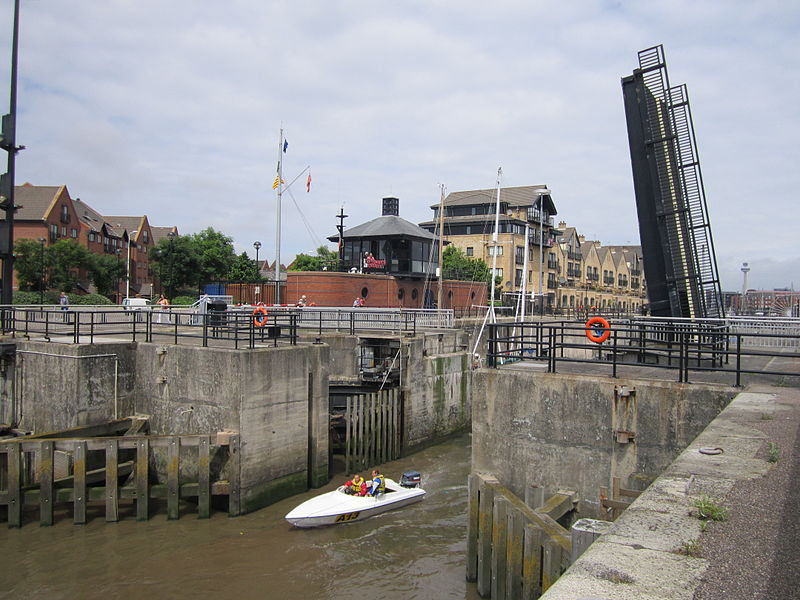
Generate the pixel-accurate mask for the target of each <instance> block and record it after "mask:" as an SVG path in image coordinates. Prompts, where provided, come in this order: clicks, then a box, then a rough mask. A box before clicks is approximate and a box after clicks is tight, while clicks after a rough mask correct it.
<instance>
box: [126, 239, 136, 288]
mask: <svg viewBox="0 0 800 600" xmlns="http://www.w3.org/2000/svg"><path fill="white" fill-rule="evenodd" d="M137 233H139V230H138V229H134V230H133V231H131V232H130V233H129V234H128V266H127V269H126V271H127V272H128V281H127V282H126V285H125V297H126V298H130V297H131V238H132V237H133V236H135V235H136V234H137Z"/></svg>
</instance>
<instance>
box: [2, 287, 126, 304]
mask: <svg viewBox="0 0 800 600" xmlns="http://www.w3.org/2000/svg"><path fill="white" fill-rule="evenodd" d="M60 295H61V292H55V291H52V290H48V291H46V292H44V294H42V295H41V298H42V300H43V303H44V304H58V303H59V302H58V298H59V296H60ZM39 298H40V295H39V292H23V291H19V290H17V291H15V292H14V293H13V302H14V304H39ZM67 298H69V303H70V304H75V305H87V304H89V305H97V304H114V303H113V302H111V300H109V299H108V298H106V297H105V296H101V295H100V294H84V295H82V294H67Z"/></svg>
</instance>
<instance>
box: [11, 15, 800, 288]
mask: <svg viewBox="0 0 800 600" xmlns="http://www.w3.org/2000/svg"><path fill="white" fill-rule="evenodd" d="M21 4H22V11H21V13H22V14H21V31H20V51H19V53H20V63H19V70H20V75H19V92H18V95H19V97H18V111H19V117H18V119H19V120H18V127H17V142H18V143H19V144H24V145H25V146H27V149H26V150H24V151H23V152H21V153H20V154H19V155H18V159H17V184H21V183H24V182H26V181H28V182H31V183H33V184H35V185H60V184H66V185H67V187H68V189H69V191H70V194H71V195H72V197H73V198H75V197H80V198H81V199H82V200H84V201H86V202H87V203H89V204H90V205H92V206H93V207H94V208H95V209H96V210H98V211H99V212H101V213H103V214H106V215H113V214H121V215H134V214H146V215H147V216H148V217H149V219H150V223H151V224H153V225H161V226H165V225H176V226H177V227H178V228H179V231H180V232H181V233H192V232H196V231H200V230H202V229H204V228H206V227H209V226H211V227H214V228H215V229H217V230H219V231H222V232H224V233H225V234H227V235H229V236H231V237H232V238H233V239H234V243H235V245H236V249H237V252H242V251H248V252H249V253H250V255H251V256H253V255H254V250H253V247H252V244H253V242H254V241H255V240H259V241H261V243H262V248H261V251H260V258H262V259H263V258H268V259H270V260H272V259H274V257H275V247H276V244H275V239H276V227H275V220H276V218H275V214H276V195H275V192H274V191H273V190H272V189H271V186H272V182H273V180H274V178H275V173H276V162H277V158H278V136H279V130H280V128H281V126H283V129H284V131H285V135H286V138H287V140H288V141H289V147H288V152H287V154H286V155H285V160H284V179H285V180H286V181H287V183H288V182H289V181H291V180H292V179H294V177H295V176H297V175H299V174H300V173H301V172H302V171H303V169H305V168H306V167H307V166H310V167H311V169H310V172H311V176H312V180H313V181H312V187H311V192H310V193H307V192H306V188H305V181H306V174H303V175H302V176H301V177H300V179H298V181H297V183H295V184H294V185H293V186H292V187H291V190H290V191H291V194H290V193H285V194H284V197H283V206H282V215H283V218H282V223H283V226H282V244H281V258H282V262H284V263H288V262H289V261H290V260H291V259H292V258H293V257H294V255H295V254H296V253H298V252H309V251H312V250H314V249H315V248H316V247H317V246H319V245H320V244H321V243H324V241H325V240H324V238H326V237H327V236H329V235H332V234H334V233H335V231H336V229H335V226H336V219H335V215H336V214H337V213H338V212H339V208H340V207H341V206H344V210H345V212H346V213H347V214H349V215H350V217H349V218H348V219H347V220H346V221H345V225H346V226H347V227H353V226H355V225H358V224H359V223H362V222H364V221H367V220H369V219H372V218H374V217H376V216H379V215H380V210H381V198H382V197H383V196H386V195H394V196H397V197H399V198H400V215H401V216H402V217H404V218H406V219H408V220H409V221H413V222H415V223H419V222H421V221H425V220H428V219H430V218H432V214H433V213H432V211H431V209H430V206H431V205H432V204H435V203H436V202H438V199H439V193H440V192H439V185H440V184H444V185H446V187H447V190H448V192H454V191H460V190H470V189H482V188H492V187H494V184H495V179H496V173H497V168H498V167H500V166H502V168H503V179H502V184H503V185H504V186H521V185H536V184H546V185H548V186H549V187H550V189H551V190H552V195H553V200H554V202H555V204H556V208H557V210H558V217H557V220H559V219H562V220H564V221H566V222H567V224H568V225H570V226H574V227H576V228H577V229H578V231H579V233H582V234H584V235H586V237H587V238H588V239H599V240H601V241H602V242H603V243H605V244H625V243H638V241H639V238H638V225H637V220H636V206H635V200H634V197H633V184H632V179H631V167H630V155H629V152H628V142H627V131H626V127H625V117H624V111H623V104H622V91H621V86H620V78H621V77H623V76H626V75H629V74H630V73H631V72H632V71H633V69H634V68H636V67H637V66H638V63H637V52H638V51H639V50H642V49H644V48H648V47H651V46H654V45H657V44H663V45H664V48H665V54H666V58H667V66H668V70H669V76H670V82H671V84H672V85H677V84H680V83H686V84H687V85H688V90H689V96H690V99H691V107H692V114H693V117H694V125H695V133H696V136H697V141H698V148H699V155H700V160H701V167H702V173H703V181H704V183H705V190H706V197H707V201H708V206H709V213H710V218H711V224H712V232H713V236H714V242H715V245H716V251H717V262H718V265H719V270H720V274H721V277H722V285H723V288H724V289H728V290H739V289H741V286H742V275H741V272H740V267H741V264H742V262H744V261H747V262H749V264H750V267H751V271H750V274H749V286H748V287H757V288H767V289H771V288H774V287H788V286H792V285H793V286H794V287H795V289H800V247H798V244H797V243H796V235H797V229H798V225H800V219H798V217H797V214H798V209H797V204H798V197H797V191H798V189H800V175H799V174H798V173H800V169H799V168H798V165H797V162H798V155H799V154H800V153H798V151H797V145H798V140H800V125H799V124H798V123H800V119H799V117H800V109H799V108H798V106H800V101H799V100H798V98H800V83H798V81H800V78H798V76H797V74H798V72H800V51H798V48H797V42H798V33H799V32H800V3H795V2H788V1H785V0H783V1H780V2H779V1H773V0H760V1H759V2H752V1H750V0H747V1H739V0H724V1H717V2H703V1H702V0H692V1H688V0H670V1H668V2H659V3H655V2H644V1H638V2H610V1H608V2H606V1H574V2H559V3H556V2H547V3H545V2H539V1H534V0H527V1H522V0H520V1H504V0H495V1H494V2H476V1H473V0H460V1H436V0H427V1H421V0H420V1H416V0H410V1H398V0H395V1H394V2H387V1H382V0H373V1H370V2H368V1H363V0H362V1H356V0H352V1H327V2H326V1H322V0H316V1H313V2H312V1H306V0H291V1H277V0H272V1H269V2H255V1H253V0H249V1H244V0H227V1H226V2H219V1H214V2H211V1H207V0H191V1H190V0H162V1H156V0H135V1H134V0H103V1H102V2H98V1H96V0H95V1H89V0H22V2H21ZM12 8H13V0H2V1H1V2H0V112H7V107H8V89H9V84H8V82H9V67H10V48H11V43H10V37H11V36H10V33H11V19H12ZM3 160H4V157H3ZM2 170H4V169H0V171H2Z"/></svg>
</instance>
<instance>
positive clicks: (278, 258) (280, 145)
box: [275, 127, 283, 304]
mask: <svg viewBox="0 0 800 600" xmlns="http://www.w3.org/2000/svg"><path fill="white" fill-rule="evenodd" d="M282 152H283V127H281V134H280V139H279V140H278V207H277V209H276V211H277V212H276V217H275V304H280V303H281V277H280V275H281V193H282V191H283V189H282V188H283V186H282V185H281V184H282V183H283V160H282V158H283V156H282V155H281V153H282Z"/></svg>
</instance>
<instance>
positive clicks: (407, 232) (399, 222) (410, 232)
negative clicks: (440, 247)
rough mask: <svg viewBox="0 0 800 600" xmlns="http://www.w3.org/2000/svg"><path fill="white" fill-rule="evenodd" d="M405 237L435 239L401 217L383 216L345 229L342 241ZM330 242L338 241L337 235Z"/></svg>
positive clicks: (331, 237) (427, 232)
mask: <svg viewBox="0 0 800 600" xmlns="http://www.w3.org/2000/svg"><path fill="white" fill-rule="evenodd" d="M397 235H399V236H406V237H415V238H423V239H426V240H435V239H437V237H436V236H435V235H433V234H432V233H431V232H429V231H427V230H425V229H423V228H422V227H419V226H418V225H414V223H411V222H410V221H406V220H405V219H403V218H401V217H397V216H395V215H384V216H382V217H377V218H375V219H372V220H371V221H367V222H366V223H362V224H361V225H356V226H355V227H353V228H351V229H346V230H345V232H344V235H343V236H342V237H343V238H344V239H349V238H364V237H388V236H397ZM328 239H329V240H330V241H332V242H335V241H338V239H339V234H338V233H337V234H336V235H332V236H330V237H329V238H328Z"/></svg>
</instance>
